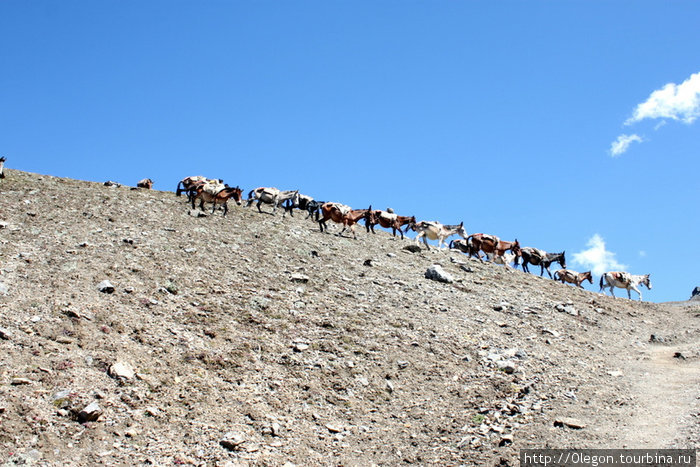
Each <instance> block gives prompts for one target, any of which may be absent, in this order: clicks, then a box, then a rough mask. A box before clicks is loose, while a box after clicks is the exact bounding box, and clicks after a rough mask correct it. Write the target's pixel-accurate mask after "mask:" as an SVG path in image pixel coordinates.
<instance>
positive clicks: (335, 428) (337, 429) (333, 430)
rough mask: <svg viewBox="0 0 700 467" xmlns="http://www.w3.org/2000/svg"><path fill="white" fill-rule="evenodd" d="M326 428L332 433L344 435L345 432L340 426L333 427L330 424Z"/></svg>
mask: <svg viewBox="0 0 700 467" xmlns="http://www.w3.org/2000/svg"><path fill="white" fill-rule="evenodd" d="M326 428H327V429H328V431H330V432H331V433H342V432H343V427H341V426H338V425H331V424H330V423H329V424H328V425H326Z"/></svg>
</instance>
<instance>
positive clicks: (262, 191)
mask: <svg viewBox="0 0 700 467" xmlns="http://www.w3.org/2000/svg"><path fill="white" fill-rule="evenodd" d="M255 200H258V202H257V207H258V212H263V211H262V209H260V205H261V204H262V203H265V204H271V205H272V214H273V215H274V214H275V213H276V212H277V208H278V207H280V206H281V205H282V203H284V202H285V201H287V200H291V201H292V205H295V204H299V190H294V191H291V190H289V191H280V190H278V189H277V188H271V187H260V188H256V189H254V190H250V193H248V204H246V207H249V206H250V205H251V204H253V201H255ZM286 214H287V210H285V211H284V213H283V214H282V217H284V216H285V215H286Z"/></svg>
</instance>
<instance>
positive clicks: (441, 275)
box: [425, 264, 455, 284]
mask: <svg viewBox="0 0 700 467" xmlns="http://www.w3.org/2000/svg"><path fill="white" fill-rule="evenodd" d="M425 278H426V279H430V280H434V281H438V282H445V283H447V284H450V283H452V282H454V281H455V280H454V278H453V277H452V276H451V275H450V274H448V273H446V272H445V271H444V270H443V269H442V267H441V266H440V265H439V264H433V265H432V266H430V267H429V268H428V270H427V271H425Z"/></svg>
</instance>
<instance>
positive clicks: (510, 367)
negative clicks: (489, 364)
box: [496, 360, 517, 375]
mask: <svg viewBox="0 0 700 467" xmlns="http://www.w3.org/2000/svg"><path fill="white" fill-rule="evenodd" d="M496 364H497V365H498V369H499V370H501V371H503V372H505V373H506V374H509V375H512V374H513V373H515V371H516V370H517V368H516V366H515V363H514V362H512V361H511V360H501V361H500V362H497V363H496Z"/></svg>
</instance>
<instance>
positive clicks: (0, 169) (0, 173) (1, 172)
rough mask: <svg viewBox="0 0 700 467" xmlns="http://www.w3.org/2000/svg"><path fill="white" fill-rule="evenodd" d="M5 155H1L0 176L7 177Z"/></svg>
mask: <svg viewBox="0 0 700 467" xmlns="http://www.w3.org/2000/svg"><path fill="white" fill-rule="evenodd" d="M5 160H6V159H5V156H2V157H0V178H5V171H4V170H5Z"/></svg>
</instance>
